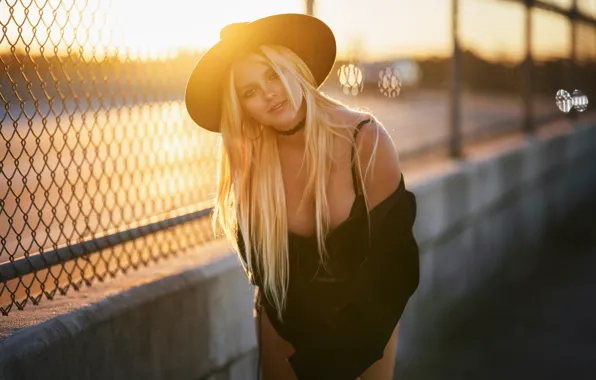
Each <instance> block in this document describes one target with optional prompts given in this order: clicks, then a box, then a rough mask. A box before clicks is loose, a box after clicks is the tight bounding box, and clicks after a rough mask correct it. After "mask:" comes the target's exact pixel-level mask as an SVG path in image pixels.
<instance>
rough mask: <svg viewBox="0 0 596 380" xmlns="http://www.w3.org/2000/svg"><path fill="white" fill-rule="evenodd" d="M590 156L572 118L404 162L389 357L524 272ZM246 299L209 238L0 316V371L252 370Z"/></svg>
mask: <svg viewBox="0 0 596 380" xmlns="http://www.w3.org/2000/svg"><path fill="white" fill-rule="evenodd" d="M595 160H596V127H583V128H578V129H575V130H569V131H566V132H563V133H561V134H558V135H556V134H555V135H550V136H547V137H533V138H528V139H522V140H520V141H518V142H517V143H516V144H510V145H507V146H505V147H504V148H503V147H502V148H501V149H499V150H498V151H496V152H492V153H491V154H490V155H484V156H475V157H471V158H470V159H468V160H466V161H462V162H455V163H453V162H452V163H449V165H445V166H443V167H442V168H441V170H439V171H434V172H433V171H429V172H428V173H431V174H429V175H426V176H425V175H421V174H420V173H413V172H409V171H408V169H404V175H405V178H406V182H407V186H408V188H409V189H410V190H411V191H412V192H414V193H415V194H416V196H417V200H418V218H417V221H416V224H415V226H414V232H415V234H416V237H417V239H418V243H419V245H420V248H421V256H420V262H421V282H420V287H419V289H418V291H417V292H416V293H415V294H414V296H413V297H412V300H411V302H410V303H409V304H408V307H407V308H406V312H405V313H404V316H403V319H402V322H401V328H400V336H399V349H398V355H403V354H404V352H407V349H408V346H409V342H410V341H412V340H413V339H420V337H421V336H423V335H424V332H422V331H419V329H418V326H419V325H420V324H419V323H418V322H419V321H422V320H428V319H431V320H434V321H439V320H441V319H443V318H445V317H446V316H448V315H449V314H450V313H451V312H453V311H454V310H455V309H456V308H457V305H458V303H459V302H460V301H461V300H463V299H465V298H466V297H471V296H472V295H473V294H474V293H475V292H476V291H478V289H482V288H483V287H486V286H490V284H491V283H494V282H495V281H505V280H506V279H507V278H513V277H515V276H520V275H523V274H524V272H525V271H526V270H527V268H529V267H531V265H532V262H533V261H534V260H535V257H534V256H533V255H535V250H532V247H535V246H537V244H538V243H539V242H540V241H542V239H543V235H544V233H545V231H547V228H548V227H549V226H553V225H556V224H557V223H560V222H561V221H564V220H565V218H566V217H567V216H568V215H569V214H570V212H571V211H572V210H573V209H574V208H576V207H581V204H582V201H583V200H584V199H588V198H591V197H592V195H593V194H594V191H595V190H596V175H594V173H596V170H595V169H596V164H595V163H594V162H595ZM410 178H413V179H412V180H410ZM252 304H253V289H252V287H251V286H250V285H249V284H248V282H247V279H246V275H245V274H244V272H243V271H242V269H241V267H240V265H239V263H238V260H237V258H236V257H235V254H233V253H231V252H230V247H229V246H228V244H226V243H224V242H221V241H219V242H213V243H210V244H207V245H205V246H202V247H198V248H196V249H194V250H192V251H189V252H185V253H183V254H181V255H179V256H178V257H176V258H173V259H171V260H168V261H164V262H160V263H159V264H158V265H155V264H154V265H152V266H150V267H147V268H144V269H141V270H139V271H132V272H130V273H128V274H127V275H126V276H119V277H117V278H116V279H113V280H109V281H107V282H105V283H98V284H95V285H94V286H93V287H91V288H84V289H82V290H81V291H79V292H72V291H71V292H70V293H69V294H68V295H67V296H64V297H58V298H57V299H56V300H54V301H52V302H44V303H43V304H42V305H40V306H37V307H30V308H28V309H26V310H24V311H15V312H13V313H11V315H10V316H9V317H6V318H3V319H2V320H1V321H2V322H1V324H0V378H1V379H6V380H11V379H19V380H28V379H54V378H56V379H77V380H82V379H127V380H129V379H144V380H145V379H192V380H199V379H210V380H215V379H247V380H248V379H254V378H255V374H256V370H257V366H256V364H257V360H258V355H257V353H256V337H255V331H254V322H253V316H252Z"/></svg>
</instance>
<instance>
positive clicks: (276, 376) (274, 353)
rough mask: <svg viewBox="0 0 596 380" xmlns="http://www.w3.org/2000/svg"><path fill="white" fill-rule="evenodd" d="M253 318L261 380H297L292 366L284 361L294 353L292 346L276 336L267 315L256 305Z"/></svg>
mask: <svg viewBox="0 0 596 380" xmlns="http://www.w3.org/2000/svg"><path fill="white" fill-rule="evenodd" d="M254 316H255V327H256V332H257V342H260V343H259V345H260V361H261V374H262V376H263V377H262V380H297V378H296V375H295V374H294V370H293V369H292V366H290V363H288V362H287V360H286V359H287V358H288V357H289V356H291V355H292V354H293V353H294V348H293V347H292V345H291V344H290V343H288V342H287V341H286V340H285V339H283V338H282V337H280V336H279V335H278V334H277V332H276V331H275V329H274V328H273V325H272V324H271V321H270V320H269V318H268V317H267V313H266V312H265V310H264V309H263V307H262V306H260V305H259V304H258V303H256V304H255V313H254ZM259 332H260V334H259ZM259 335H260V337H259Z"/></svg>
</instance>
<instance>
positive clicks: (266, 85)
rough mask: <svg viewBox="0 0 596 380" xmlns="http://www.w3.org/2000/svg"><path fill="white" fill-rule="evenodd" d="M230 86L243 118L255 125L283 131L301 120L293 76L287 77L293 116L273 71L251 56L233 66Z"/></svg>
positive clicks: (300, 95)
mask: <svg viewBox="0 0 596 380" xmlns="http://www.w3.org/2000/svg"><path fill="white" fill-rule="evenodd" d="M232 69H233V70H234V85H235V87H236V93H237V94H238V98H240V104H241V106H242V109H243V111H244V114H245V115H246V116H248V117H250V118H252V119H254V120H256V121H257V122H259V123H261V124H263V125H266V126H269V127H272V128H275V129H277V130H280V131H283V130H288V129H291V128H293V127H294V126H296V124H298V123H299V122H300V120H301V119H302V115H300V112H299V111H300V109H301V108H302V90H301V88H300V85H299V84H298V81H297V80H296V79H295V78H294V76H293V75H287V76H286V78H287V81H288V84H289V87H290V91H291V92H292V96H293V97H294V99H295V100H296V101H297V102H298V110H297V112H294V111H293V110H292V107H291V105H290V99H289V98H288V96H286V92H285V90H284V86H283V83H282V82H281V79H280V78H279V77H278V76H277V74H276V73H275V71H274V70H273V68H271V66H269V64H268V63H267V62H266V61H265V60H264V58H262V57H261V56H259V55H256V54H252V55H250V56H248V57H247V58H246V59H244V60H241V61H238V62H236V63H235V64H234V66H233V68H232Z"/></svg>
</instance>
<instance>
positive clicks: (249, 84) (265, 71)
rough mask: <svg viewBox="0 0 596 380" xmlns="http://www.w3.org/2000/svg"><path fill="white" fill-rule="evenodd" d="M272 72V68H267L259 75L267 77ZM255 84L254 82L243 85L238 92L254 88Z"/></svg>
mask: <svg viewBox="0 0 596 380" xmlns="http://www.w3.org/2000/svg"><path fill="white" fill-rule="evenodd" d="M272 71H273V67H268V68H267V69H265V70H264V71H263V73H262V74H261V75H264V76H267V75H269V74H270V73H271V72H272ZM256 84H257V83H256V82H249V83H247V84H245V85H243V86H241V87H240V91H242V90H244V89H246V88H247V87H250V86H254V85H256Z"/></svg>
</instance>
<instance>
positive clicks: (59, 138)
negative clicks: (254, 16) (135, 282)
mask: <svg viewBox="0 0 596 380" xmlns="http://www.w3.org/2000/svg"><path fill="white" fill-rule="evenodd" d="M370 2H371V3H370V4H368V5H367V6H366V9H367V11H366V12H365V13H363V12H360V11H358V10H357V9H353V10H351V11H349V10H346V11H345V14H344V15H343V17H344V18H346V17H348V12H354V21H355V22H353V23H352V22H345V25H349V26H347V28H348V30H347V31H346V29H345V28H346V26H345V25H344V26H341V25H340V24H337V25H336V26H334V24H333V18H332V17H331V12H332V11H333V10H335V11H336V12H337V8H331V6H332V4H331V2H330V1H329V0H320V1H318V2H313V1H312V0H311V1H308V2H307V3H308V4H309V7H310V8H311V9H314V12H315V13H316V14H317V16H319V17H321V18H322V19H323V20H325V21H328V22H329V23H330V24H331V26H332V28H334V29H337V30H338V32H337V33H338V41H339V42H340V57H339V59H338V62H337V64H336V67H335V69H334V73H333V75H332V76H331V77H330V78H329V80H328V82H327V83H326V84H325V85H324V86H323V91H325V92H327V93H328V94H330V95H332V96H336V97H338V98H340V100H343V101H344V102H346V103H347V104H351V105H358V106H365V107H367V108H369V109H370V110H372V111H373V112H374V113H375V114H376V115H377V116H378V117H379V119H380V120H381V121H382V122H383V123H384V124H385V126H386V127H387V129H388V130H390V132H391V133H392V135H393V137H394V140H395V141H396V144H397V146H398V149H399V150H400V153H401V154H402V155H403V156H408V155H415V154H416V153H418V152H422V151H425V150H428V149H437V148H447V149H448V148H449V147H452V148H453V147H454V146H457V145H458V144H460V143H461V140H464V141H467V138H468V137H470V138H471V137H472V136H474V133H473V132H491V131H503V130H508V129H509V130H510V129H511V128H521V127H522V126H524V125H525V126H526V127H527V126H532V125H537V123H538V122H539V121H540V120H541V117H543V116H544V115H548V116H549V117H550V116H551V114H552V113H553V112H552V111H553V110H555V113H556V114H557V115H562V113H561V112H560V111H558V110H556V108H555V107H556V106H555V103H554V95H555V92H556V90H557V89H559V88H564V89H568V90H569V91H570V92H571V91H572V90H573V89H575V88H579V89H582V90H583V91H585V92H586V93H588V94H589V97H590V95H591V94H593V93H594V92H593V91H594V84H595V83H596V77H595V74H596V71H595V69H594V62H595V61H596V53H595V50H596V37H595V36H596V32H595V29H594V21H593V19H591V18H589V17H584V16H581V15H580V14H579V13H576V12H575V13H574V11H573V10H571V11H569V10H565V9H563V8H555V9H554V11H553V9H551V10H549V11H546V12H550V13H549V14H555V15H557V17H558V18H559V21H560V20H563V22H567V21H565V20H568V19H569V18H573V19H574V20H576V21H575V22H574V23H573V25H577V26H578V27H577V29H576V28H572V29H573V31H574V32H573V33H575V34H573V35H575V37H573V46H574V49H573V50H572V51H571V50H570V53H569V54H573V57H574V58H575V59H572V60H569V56H568V55H565V56H564V57H562V58H561V59H558V58H556V57H555V58H554V59H552V60H551V59H550V58H549V59H548V60H544V65H543V64H542V63H540V64H539V63H538V62H543V61H540V59H542V58H540V57H536V58H532V57H531V56H530V58H532V59H529V60H528V59H527V56H526V55H525V54H524V53H527V49H526V48H524V47H523V46H525V45H523V44H522V47H521V48H519V50H520V51H521V56H519V57H513V58H512V59H511V60H510V63H509V64H510V66H506V65H505V64H504V63H494V62H492V61H490V59H486V58H481V57H480V56H478V55H476V54H475V53H474V51H475V50H474V42H471V43H469V44H468V43H467V36H468V34H467V33H468V32H467V31H469V30H472V31H474V33H472V35H476V34H481V33H482V30H479V29H478V27H477V26H471V27H466V26H465V24H466V20H470V18H471V17H472V16H467V15H466V11H465V10H466V9H467V8H468V7H470V9H472V8H473V7H474V6H475V4H485V5H486V4H492V6H494V7H496V8H498V7H505V8H507V7H513V8H511V9H513V10H510V11H509V12H510V13H511V14H507V13H506V12H505V13H503V14H501V15H500V16H499V17H502V21H503V22H505V23H507V22H508V23H510V24H511V23H512V22H513V21H511V20H516V21H515V22H517V23H518V24H519V25H518V29H519V28H521V29H522V31H523V29H524V28H523V26H524V25H525V24H524V23H526V22H527V20H526V18H525V17H524V15H525V14H526V13H525V12H526V8H525V5H523V4H522V3H519V2H512V1H511V2H508V1H503V0H499V1H497V0H478V1H475V2H474V1H471V0H468V1H463V0H462V1H460V2H459V11H458V9H457V8H452V7H451V6H448V7H446V8H445V9H442V10H441V9H435V10H434V11H432V12H431V11H429V10H428V9H426V10H425V9H424V8H421V9H420V10H419V12H420V13H419V14H410V15H408V12H414V9H413V8H412V9H409V8H408V7H406V6H405V5H406V3H407V4H413V3H414V2H401V3H400V2H399V1H397V2H392V3H397V4H402V7H403V8H402V10H403V13H405V15H400V17H402V19H403V20H406V19H408V18H416V17H420V20H421V21H419V24H418V25H417V24H411V25H410V28H411V29H413V30H414V29H416V28H420V25H424V24H425V22H423V21H424V17H427V18H428V19H427V21H428V23H429V24H431V23H434V21H433V20H432V18H433V17H442V18H444V19H445V20H447V21H448V22H447V23H446V24H445V25H447V26H448V27H447V29H446V30H444V32H445V33H442V34H446V36H447V37H445V36H443V37H441V38H443V40H442V41H441V43H440V44H439V45H437V46H436V47H435V48H434V49H435V50H436V51H437V52H440V53H441V54H442V55H441V54H436V56H429V57H427V58H411V57H410V58H408V57H399V55H395V54H393V53H395V52H396V51H398V50H399V49H397V48H395V47H392V46H391V45H386V46H384V47H383V46H381V47H380V48H379V49H380V51H383V52H385V53H386V54H385V55H377V56H374V55H373V56H372V58H371V55H370V54H368V55H367V54H366V51H365V50H366V48H370V46H371V45H369V44H368V43H365V44H360V45H358V43H349V44H347V45H346V44H345V41H343V42H342V41H341V38H339V37H340V36H341V35H349V34H358V33H361V32H362V31H363V30H364V29H362V28H357V29H354V30H353V32H354V33H351V32H350V30H349V28H355V27H354V26H353V25H358V21H359V20H360V22H361V23H362V24H363V27H364V28H366V27H367V25H368V27H369V28H370V24H371V22H372V21H371V20H375V18H377V17H378V18H379V20H385V21H383V22H386V23H387V24H386V25H385V29H384V30H386V31H390V30H392V29H391V28H392V27H395V28H397V25H392V24H391V22H392V19H391V17H387V15H388V14H389V16H390V15H391V14H390V12H387V11H386V10H384V8H383V6H385V5H386V4H384V3H382V2H380V1H377V4H376V5H375V4H373V3H374V1H373V0H370ZM122 3H124V2H122ZM122 3H120V2H118V4H122ZM363 3H364V2H363ZM418 3H428V4H426V5H427V7H428V6H432V5H433V4H430V3H432V1H430V0H425V1H420V2H416V4H418ZM443 3H446V4H448V3H449V2H443V1H441V4H443ZM115 4H116V3H115V2H113V3H110V2H109V1H104V0H70V1H67V0H47V1H45V2H43V3H41V2H39V3H38V2H35V1H33V2H24V1H22V0H15V1H7V0H0V25H1V26H2V31H3V34H2V39H1V40H0V98H1V99H2V104H3V106H4V107H3V108H2V109H0V139H1V141H0V146H1V148H0V242H1V243H2V248H1V250H0V312H1V313H2V314H4V315H7V314H8V313H9V312H10V311H11V310H12V308H13V307H15V306H16V307H17V309H22V308H23V307H24V306H25V305H26V304H27V303H28V302H32V303H33V304H37V303H38V302H40V301H41V299H42V298H44V297H45V298H47V299H52V298H53V297H54V295H55V294H56V293H57V292H58V293H60V294H64V293H66V292H67V291H68V290H69V289H70V288H71V287H72V288H75V289H78V288H80V287H81V286H83V285H90V284H91V283H92V282H93V281H96V280H99V281H103V280H105V279H107V278H110V277H113V276H115V275H117V274H118V273H126V272H127V271H128V270H133V269H136V268H138V267H140V266H145V265H148V264H149V263H154V262H158V261H159V260H161V259H165V258H167V257H170V256H174V255H178V254H180V253H182V252H184V250H186V249H188V248H190V247H194V246H197V245H200V244H202V243H204V242H205V241H208V240H210V239H212V238H213V236H212V232H211V230H210V225H209V220H208V218H207V217H206V216H207V215H208V214H209V212H210V209H209V206H210V199H212V196H213V193H214V191H215V165H216V162H215V160H216V159H215V156H216V150H217V146H218V143H219V140H218V135H216V134H212V133H209V132H205V131H203V130H201V129H200V128H197V127H196V126H195V125H194V124H192V122H191V121H190V119H189V117H188V115H187V113H186V110H185V108H184V103H183V99H182V97H183V94H184V86H185V82H186V79H187V77H188V74H189V72H190V70H191V69H192V67H193V65H194V63H195V62H196V60H197V59H198V58H199V57H200V54H201V53H200V52H198V51H193V50H186V51H185V50H179V51H178V52H177V53H176V54H169V55H168V54H166V55H161V56H159V57H153V56H151V54H143V52H140V51H137V50H135V49H134V48H130V47H121V46H123V45H122V44H120V42H121V41H120V40H121V39H122V38H125V37H124V36H122V35H118V34H117V33H115V31H116V29H115V28H114V27H113V26H114V25H116V24H117V23H118V22H120V23H126V22H129V21H128V20H127V19H125V17H130V15H124V14H119V13H118V12H114V11H112V7H113V6H114V5H115ZM437 4H438V3H437ZM512 4H513V5H512ZM536 4H542V3H538V2H536ZM536 4H535V5H536ZM580 4H581V2H580ZM576 5H577V4H576ZM147 6H149V5H147ZM335 6H336V5H333V7H335ZM326 7H328V8H326ZM532 9H534V8H531V12H534V11H533V10H532ZM573 9H576V8H573ZM578 9H579V8H578ZM587 9H591V10H592V11H593V13H592V14H591V16H590V17H594V16H595V15H596V7H591V8H590V7H588V8H587ZM458 12H459V17H455V18H454V19H457V20H459V23H460V28H459V29H460V32H459V36H460V38H461V44H455V45H454V46H455V51H456V53H455V54H454V53H452V52H453V50H454V46H452V45H451V43H452V39H451V37H449V36H452V34H451V26H450V25H451V24H450V22H449V20H451V18H452V17H453V14H458ZM340 13H341V12H340ZM497 13H498V12H497ZM362 15H365V17H364V18H363V17H362ZM383 15H385V16H383ZM532 15H533V16H532V17H536V18H538V19H540V17H543V16H540V15H537V16H534V13H533V14H532ZM350 17H351V16H350ZM474 17H476V16H474ZM484 17H488V16H484ZM491 17H497V15H496V13H495V15H493V16H491ZM544 17H546V16H544ZM348 18H349V17H348ZM344 21H345V20H344ZM379 23H380V24H381V25H382V22H380V21H379ZM156 24H158V23H156ZM538 24H540V22H538ZM342 25H343V24H342ZM342 28H344V29H343V32H342ZM564 29H565V30H564V32H565V33H567V32H568V30H567V29H568V28H567V27H565V28H564ZM439 32H440V31H435V33H439ZM342 33H343V34H342ZM379 33H381V32H379ZM382 33H387V32H382ZM571 34H572V33H571V32H570V33H569V35H571ZM453 35H455V36H456V37H457V36H458V33H455V34H453ZM515 35H516V36H517V37H518V38H519V39H523V35H522V34H520V33H515ZM533 35H536V37H535V38H536V39H538V38H541V37H539V36H537V33H534V34H533ZM154 37H155V36H154V35H153V36H147V38H148V39H149V38H154ZM385 37H386V38H385V39H386V40H387V41H390V42H391V40H392V38H394V34H392V33H389V35H386V36H385ZM565 38H568V39H571V37H565ZM533 41H534V40H531V41H530V42H531V43H534V42H533ZM341 43H344V45H342V44H341ZM441 44H442V45H441ZM149 45H150V44H149ZM342 46H343V47H342ZM531 46H532V45H531V44H530V47H531ZM467 47H470V48H469V49H468V48H467ZM431 50H432V49H431ZM530 50H532V49H530ZM508 51H509V50H508ZM390 53H391V54H390ZM528 62H529V63H531V64H528ZM530 72H531V73H532V75H531V77H532V78H534V79H533V80H532V81H528V82H525V81H524V78H525V77H526V76H527V74H528V73H530ZM553 73H555V74H553ZM561 73H569V74H573V75H568V76H566V77H565V78H567V79H565V80H566V82H564V85H561V84H562V83H563V82H561V80H559V79H560V78H563V76H561V75H562V74H561ZM571 77H573V78H574V79H573V80H570V79H568V78H571ZM546 78H551V79H549V80H546ZM553 78H554V79H553ZM538 94H543V95H544V98H540V97H538ZM595 98H596V96H593V97H592V99H595ZM523 99H526V101H525V103H524V100H523ZM528 99H529V100H530V101H528ZM533 102H537V103H536V104H534V103H533ZM524 104H525V106H524ZM532 105H533V107H532ZM540 107H543V108H544V110H545V111H544V115H543V114H541V113H540V112H542V111H541V110H542V108H540ZM458 110H461V114H460V113H458V112H460V111H458ZM528 110H530V111H528ZM537 110H538V111H537ZM528 112H529V113H528ZM524 115H525V116H528V115H529V116H528V117H529V118H526V119H524ZM528 120H529V122H528ZM520 123H521V124H520ZM524 123H525V124H524ZM453 131H455V132H456V133H453ZM458 131H461V132H462V133H458ZM452 152H453V154H457V149H452Z"/></svg>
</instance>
